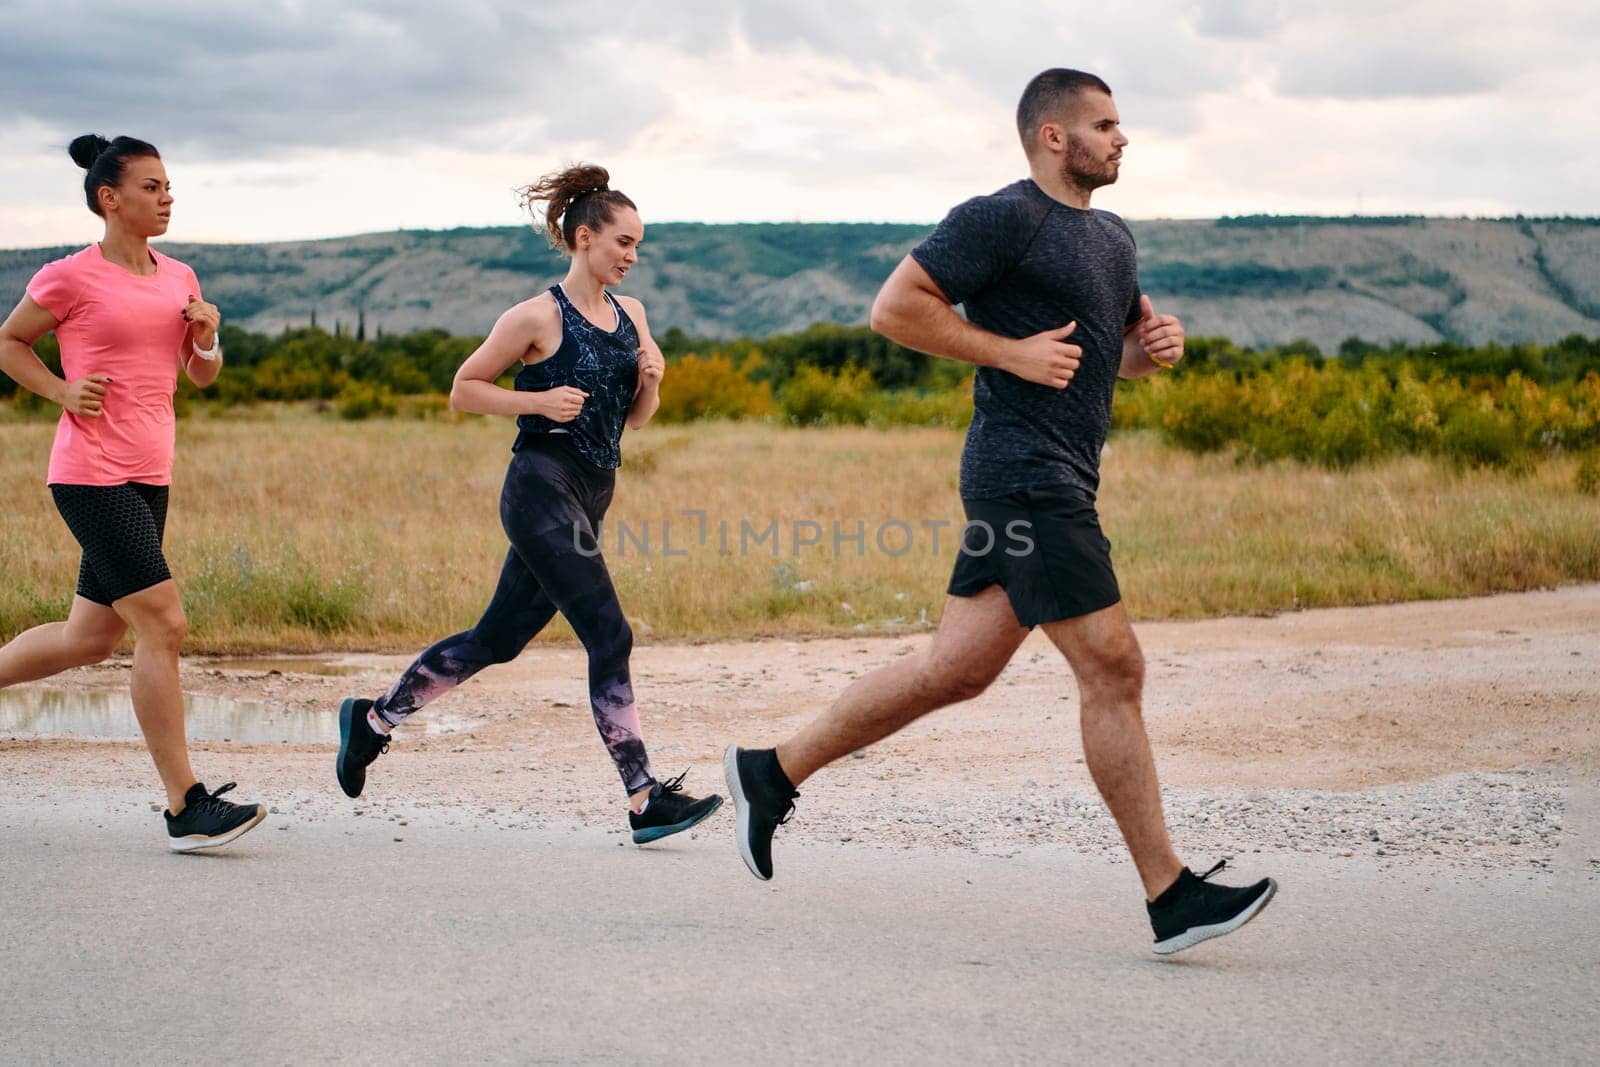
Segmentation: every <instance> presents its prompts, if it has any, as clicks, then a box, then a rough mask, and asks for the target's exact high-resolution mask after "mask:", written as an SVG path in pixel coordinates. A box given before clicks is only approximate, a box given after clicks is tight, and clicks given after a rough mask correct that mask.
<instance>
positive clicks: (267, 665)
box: [195, 657, 368, 677]
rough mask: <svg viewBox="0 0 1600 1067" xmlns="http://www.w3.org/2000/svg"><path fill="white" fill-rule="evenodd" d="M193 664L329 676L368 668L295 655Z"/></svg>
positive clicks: (350, 673)
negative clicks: (301, 657)
mask: <svg viewBox="0 0 1600 1067" xmlns="http://www.w3.org/2000/svg"><path fill="white" fill-rule="evenodd" d="M195 666H197V667H201V668H203V669H206V670H221V671H253V672H255V673H257V674H265V673H267V672H268V671H278V672H279V673H281V674H321V675H327V676H329V677H342V676H346V675H352V674H362V673H364V672H365V671H367V670H368V668H366V667H360V666H355V665H353V664H349V663H334V662H332V661H331V660H325V659H315V658H306V659H300V658H296V657H266V658H261V659H212V660H196V661H195Z"/></svg>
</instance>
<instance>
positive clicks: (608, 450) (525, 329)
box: [337, 166, 722, 844]
mask: <svg viewBox="0 0 1600 1067" xmlns="http://www.w3.org/2000/svg"><path fill="white" fill-rule="evenodd" d="M608 182H609V175H608V174H607V173H606V171H605V170H604V169H603V168H601V167H595V166H575V167H569V168H567V169H566V170H563V171H559V172H557V173H554V174H549V175H546V176H545V177H543V178H541V179H540V180H539V181H538V182H536V183H535V184H533V185H530V186H528V187H527V188H526V189H524V190H522V195H523V201H524V203H525V204H527V205H528V207H529V208H530V209H531V208H533V207H534V206H535V205H537V204H541V203H542V204H545V205H546V208H545V211H544V216H545V229H546V231H547V233H548V235H549V237H550V240H551V243H552V244H553V245H555V247H557V248H558V249H560V250H561V251H562V252H564V253H565V254H567V255H569V256H570V257H571V258H572V265H571V267H570V269H568V271H567V276H566V278H565V279H563V280H562V282H561V284H559V285H554V286H551V287H550V289H549V290H547V291H546V292H543V293H540V294H539V295H538V296H536V297H534V298H533V299H531V300H528V301H525V302H523V303H521V304H518V305H517V306H516V307H514V308H512V309H511V310H510V311H507V312H506V313H505V314H504V315H501V316H500V320H499V321H498V322H496V323H495V326H494V329H493V330H492V331H491V332H490V334H489V336H488V337H487V338H486V339H485V340H484V342H483V344H482V345H480V346H479V347H478V350H477V351H476V352H474V353H473V354H472V355H471V356H469V357H468V358H467V360H466V362H465V363H463V364H462V365H461V369H460V370H459V371H457V372H456V379H455V385H454V387H453V388H452V389H451V392H450V404H451V406H452V407H454V408H455V409H456V410H457V411H470V412H474V413H477V414H480V415H509V416H513V417H515V418H516V420H517V427H518V433H517V436H516V440H515V441H514V443H513V444H512V453H513V454H512V457H511V465H510V467H509V469H508V470H507V471H506V480H505V485H504V488H503V489H502V491H501V494H500V521H501V524H502V525H503V526H504V527H505V531H506V535H507V537H508V538H509V539H510V541H511V546H510V549H509V551H508V552H507V553H506V560H505V564H504V566H503V567H502V568H501V571H500V583H499V585H498V587H497V588H496V589H495V593H494V598H493V599H492V600H491V601H490V602H489V607H488V609H487V610H485V612H484V614H483V617H482V618H481V619H479V620H478V623H477V625H476V626H474V627H473V628H472V629H470V630H467V631H465V632H463V633H459V634H454V635H452V636H450V637H447V638H445V639H444V640H442V641H440V642H438V643H437V644H435V645H434V646H433V647H431V648H429V649H428V650H427V651H426V652H424V653H422V655H421V656H419V657H418V658H417V661H416V662H415V663H413V664H412V665H411V666H410V667H409V668H408V669H407V670H406V672H405V673H404V674H402V675H401V676H400V679H399V680H398V681H396V682H395V684H394V685H393V686H392V687H391V688H390V689H389V691H388V693H386V694H384V695H383V696H381V697H379V698H378V699H377V700H365V699H361V698H355V697H352V698H350V699H348V700H346V701H345V702H344V704H343V705H342V706H341V707H340V709H339V732H340V744H339V757H338V761H337V772H338V777H339V784H340V786H341V787H342V788H343V789H344V791H345V793H346V794H348V795H349V796H352V797H355V796H359V795H360V794H361V790H362V788H363V786H364V785H365V783H366V768H367V767H368V765H369V764H371V763H372V761H373V760H374V759H376V758H377V757H378V755H379V754H380V753H382V752H383V751H384V750H385V749H386V748H387V747H388V744H389V732H390V730H392V729H393V728H394V727H395V726H398V725H399V724H400V723H401V721H403V720H404V719H405V718H406V716H408V715H410V714H412V713H413V712H415V711H417V710H419V709H420V708H422V707H423V706H424V705H425V704H427V703H428V702H429V701H431V700H433V699H435V698H436V697H439V696H441V695H443V694H444V693H446V692H448V691H449V690H451V689H453V688H455V687H456V686H457V685H459V684H461V683H462V682H464V681H466V680H467V679H468V678H470V677H472V676H473V675H474V674H476V673H477V672H478V671H480V670H482V669H483V668H485V667H487V666H489V665H490V664H491V663H505V662H508V661H509V660H512V659H515V658H516V656H517V654H518V653H519V652H521V651H522V649H523V647H524V646H525V645H526V644H527V643H528V642H529V641H530V640H532V639H533V637H534V635H535V634H537V633H538V632H539V631H540V630H542V629H544V627H545V624H547V623H548V622H549V621H550V620H551V619H552V618H554V617H555V614H556V612H558V611H559V612H560V613H561V614H562V615H563V616H565V617H566V619H567V621H568V622H569V623H571V624H572V629H573V630H574V632H576V633H577V635H578V639H579V640H581V641H582V642H583V646H584V649H585V650H586V651H587V652H588V654H589V701H590V705H591V707H592V710H593V712H594V721H595V725H596V727H597V728H598V729H599V731H600V737H601V739H602V740H603V741H604V742H605V746H606V750H607V752H608V753H610V755H611V759H612V762H613V763H615V764H616V768H617V773H618V774H619V775H620V776H621V778H622V784H623V788H624V790H626V792H627V794H628V800H629V812H628V820H629V823H630V824H631V826H632V829H633V840H634V841H635V842H637V843H640V844H642V843H644V842H647V841H654V840H656V839H658V838H661V837H665V836H667V835H669V834H675V833H679V832H681V831H683V830H687V829H688V828H689V827H691V826H693V825H694V824H696V823H697V822H699V821H700V820H701V819H704V818H705V817H706V816H707V815H710V814H711V813H712V812H713V811H715V810H716V809H717V806H718V805H720V804H721V803H722V798H721V797H719V796H715V795H712V796H709V797H705V798H703V799H697V798H695V797H692V796H689V795H688V794H687V793H685V792H684V791H683V787H682V779H683V775H679V776H678V777H677V778H674V779H671V780H669V781H667V782H659V781H657V780H656V778H655V776H654V775H653V774H652V773H651V771H650V760H649V757H648V755H647V754H646V752H645V747H644V740H643V737H642V735H641V732H640V729H639V712H638V708H637V707H636V706H635V704H634V700H633V684H632V680H631V679H630V677H629V673H628V658H629V655H630V653H631V652H632V649H633V631H632V629H631V628H630V627H629V626H628V621H627V619H626V618H624V617H623V614H622V607H621V605H620V604H619V603H618V602H617V594H616V590H615V588H614V587H613V586H612V583H611V575H610V573H609V572H608V571H607V570H606V565H605V559H604V558H603V557H602V556H601V555H600V552H599V545H598V542H597V535H598V531H599V528H600V520H601V518H602V517H603V516H604V515H605V512H606V508H607V507H609V506H610V504H611V494H612V490H613V488H614V486H615V479H616V473H615V472H616V469H617V467H618V466H620V465H621V462H622V453H621V451H620V449H619V447H618V446H619V444H620V442H621V438H622V431H623V429H624V428H625V427H628V426H633V427H638V426H643V425H644V424H645V423H647V422H649V421H650V418H651V416H652V415H654V414H655V412H656V408H657V407H658V406H660V403H661V400H660V393H659V389H660V385H661V377H662V374H663V372H664V370H665V361H664V360H663V358H662V355H661V350H660V349H659V348H658V347H657V346H656V343H655V341H654V340H653V339H652V338H651V336H650V327H649V324H648V323H647V322H646V321H645V314H644V306H643V305H642V304H640V303H639V301H637V300H635V299H633V298H632V297H626V296H621V297H619V296H614V295H612V294H611V293H610V292H609V291H608V290H609V288H610V287H611V286H613V285H616V284H618V283H619V282H621V281H622V279H623V278H624V277H626V275H627V273H628V271H629V269H630V268H632V266H633V265H634V263H636V262H637V261H638V259H639V253H638V248H639V243H640V241H641V240H642V239H643V236H644V225H643V224H642V223H641V222H640V221H639V213H638V210H637V209H636V208H635V207H634V204H633V201H632V200H629V199H628V198H627V197H626V196H624V195H623V194H622V193H620V192H618V191H616V190H615V189H612V188H610V186H609V185H608ZM514 363H521V365H522V366H521V369H520V370H519V371H518V372H517V377H516V387H515V389H504V388H501V387H500V386H499V385H497V384H496V380H497V379H498V378H499V377H500V375H501V374H503V373H505V371H506V370H507V369H508V368H510V367H511V365H512V364H514Z"/></svg>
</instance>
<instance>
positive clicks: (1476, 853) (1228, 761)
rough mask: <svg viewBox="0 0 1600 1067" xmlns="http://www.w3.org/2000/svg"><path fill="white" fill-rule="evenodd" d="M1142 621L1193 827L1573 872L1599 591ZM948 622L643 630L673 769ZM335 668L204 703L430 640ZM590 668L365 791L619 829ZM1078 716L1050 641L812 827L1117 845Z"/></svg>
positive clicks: (491, 695) (648, 724) (279, 701)
mask: <svg viewBox="0 0 1600 1067" xmlns="http://www.w3.org/2000/svg"><path fill="white" fill-rule="evenodd" d="M1138 630H1139V636H1140V639H1141V641H1142V643H1143V645H1144V649H1145V653H1146V656H1147V658H1148V661H1149V681H1148V685H1147V701H1146V718H1147V723H1148V727H1149V732H1150V736H1151V740H1152V742H1153V744H1154V746H1155V751H1156V757H1157V764H1158V767H1159V768H1160V771H1161V774H1162V781H1163V785H1164V787H1165V788H1166V791H1167V796H1168V807H1169V811H1170V814H1171V816H1172V820H1173V823H1174V833H1175V836H1178V837H1180V838H1181V839H1183V840H1185V841H1188V842H1190V843H1191V844H1192V845H1193V847H1196V848H1205V849H1213V848H1214V849H1221V850H1223V851H1235V850H1238V849H1241V848H1244V847H1254V848H1266V849H1268V850H1272V849H1278V848H1288V849H1294V850H1301V849H1307V848H1317V849H1327V848H1330V847H1333V846H1340V847H1341V848H1343V847H1344V846H1348V849H1349V850H1350V851H1352V852H1354V851H1359V850H1360V849H1369V850H1373V851H1376V850H1380V849H1381V850H1383V852H1384V854H1385V855H1387V856H1394V855H1405V854H1407V853H1409V852H1413V851H1422V852H1427V853H1432V854H1436V855H1444V856H1447V857H1448V856H1456V855H1459V856H1460V857H1461V858H1462V860H1463V861H1464V862H1485V863H1489V864H1491V865H1501V864H1511V865H1516V866H1521V865H1524V864H1532V865H1534V866H1542V867H1546V868H1548V866H1549V865H1550V864H1551V863H1552V862H1554V856H1555V852H1556V848H1557V844H1558V841H1559V838H1560V829H1561V826H1560V824H1561V820H1562V813H1563V812H1564V811H1565V810H1566V807H1567V802H1568V799H1569V798H1570V797H1572V796H1589V795H1590V793H1591V792H1592V791H1593V783H1594V782H1595V781H1596V780H1597V778H1600V774H1597V772H1600V586H1595V585H1589V586H1575V587H1568V588H1564V589H1559V590H1554V591H1544V592H1535V593H1525V594H1514V595H1506V596H1497V597H1488V598H1483V599H1475V600H1462V601H1443V602H1434V603H1415V604H1404V605H1397V606H1385V607H1370V608H1352V609H1339V610H1322V611H1308V612H1303V613H1298V614H1292V615H1283V616H1279V617H1275V618H1235V619H1223V620H1215V621H1207V622H1193V623H1155V624H1147V625H1143V626H1140V627H1139V628H1138ZM928 640H929V637H928V636H927V635H918V636H914V637H904V638H881V637H873V638H862V639H850V640H844V639H829V640H817V641H803V642H783V641H763V642H749V643H717V644H706V645H649V646H641V647H640V648H639V649H638V650H637V651H636V653H635V659H634V677H635V679H636V685H637V691H638V695H639V698H640V701H641V704H642V706H643V708H644V723H645V730H646V737H647V740H648V741H649V743H650V745H651V750H652V755H653V758H654V763H655V766H656V768H657V770H658V771H660V772H664V773H676V772H677V771H678V770H680V769H683V768H685V767H690V768H692V769H693V772H694V773H693V774H692V775H691V776H690V779H689V785H690V787H691V789H694V788H696V787H698V789H699V791H707V790H711V789H720V775H719V773H718V767H717V763H718V757H719V754H720V752H721V749H722V747H723V746H724V745H726V744H727V743H729V742H730V741H737V742H740V743H743V744H747V745H748V744H757V743H770V742H772V741H774V740H776V739H779V738H781V737H783V736H784V735H785V734H786V733H787V732H788V731H789V730H791V729H792V728H793V727H794V726H795V725H797V724H798V723H800V722H802V721H804V720H805V719H806V718H808V717H810V716H811V715H813V714H815V713H816V712H817V711H818V710H820V709H821V708H823V707H824V706H825V705H826V703H827V702H828V701H829V700H830V699H831V698H832V697H833V696H834V695H835V694H837V693H838V692H839V691H840V690H841V689H842V688H843V687H844V686H845V685H846V684H847V682H848V680H849V679H851V678H854V677H857V676H859V675H860V674H862V673H864V672H866V671H868V670H870V669H872V668H874V667H876V666H879V665H881V664H883V663H886V662H889V661H891V660H893V659H894V658H896V657H899V656H904V655H911V654H914V653H916V652H917V651H918V650H920V649H922V648H923V647H925V645H926V644H927V642H928ZM333 662H334V663H336V664H338V665H341V666H343V667H345V668H353V669H357V670H358V671H359V672H360V673H357V674H354V675H351V676H345V677H328V676H322V675H316V674H306V673H289V674H279V673H266V672H263V671H260V670H251V669H237V668H227V669H222V668H218V667H216V666H213V665H210V664H207V663H206V662H203V661H194V662H190V663H187V664H186V665H185V672H184V673H185V679H184V680H185V685H186V686H187V688H188V690H189V692H191V693H193V694H201V695H210V696H218V697H229V698H234V699H243V700H262V701H267V702H270V703H272V704H275V705H282V706H285V707H288V708H291V709H298V708H318V709H327V710H330V711H331V709H333V708H334V707H336V706H337V703H338V700H339V699H340V697H341V696H343V695H345V694H346V693H350V692H356V693H366V694H376V693H377V692H378V691H380V690H381V689H383V688H384V687H386V686H387V685H388V683H389V682H390V681H391V680H392V678H393V677H394V675H395V674H396V673H397V672H398V671H399V670H400V669H402V668H403V667H404V666H405V664H406V662H407V658H406V657H398V656H377V655H372V656H341V657H337V658H336V659H335V660H334V661H333ZM126 671H127V665H126V663H120V664H112V665H107V666H102V667H98V668H92V669H85V670H80V671H75V672H72V673H70V674H68V675H64V676H62V677H61V678H58V679H56V680H54V681H53V682H51V683H48V684H49V685H50V686H51V687H52V688H56V689H61V688H68V689H86V690H99V689H109V688H114V687H124V686H125V685H126V676H127V675H126ZM584 674H585V672H584V659H583V654H582V651H581V650H580V649H578V648H575V647H553V646H540V645H538V644H535V645H533V646H532V647H530V649H529V650H528V651H527V652H526V653H524V655H523V656H522V657H521V658H520V659H519V660H518V661H516V662H515V663H512V664H507V665H505V666H501V667H497V668H492V669H490V670H489V671H486V672H484V673H483V674H482V675H480V676H479V677H478V678H476V679H473V680H472V681H470V682H468V683H467V684H466V685H465V686H463V687H462V689H461V690H459V691H457V692H456V693H453V694H450V695H449V696H447V697H445V698H443V699H442V700H440V701H439V702H438V703H437V704H436V705H434V706H433V707H432V708H430V709H428V710H427V711H425V712H423V713H422V715H421V716H419V718H420V719H424V720H429V719H431V720H434V721H435V722H436V723H437V722H439V721H448V722H450V723H451V724H452V725H454V726H455V727H456V729H455V730H453V731H452V732H448V733H429V732H428V731H426V730H424V729H421V728H411V729H408V730H402V732H401V734H400V735H399V737H398V740H397V742H396V744H395V746H394V748H393V749H392V750H391V753H390V754H389V755H387V756H385V757H384V758H383V760H382V761H381V762H380V763H379V764H378V765H377V766H376V767H375V768H374V772H373V778H372V781H371V784H370V785H369V790H368V792H369V795H368V796H367V797H363V802H362V804H360V805H357V806H356V807H357V808H358V809H360V810H362V811H363V812H366V813H371V814H378V815H383V816H386V817H389V818H394V819H401V818H404V813H405V811H406V810H407V808H408V807H417V806H428V807H433V806H438V807H441V808H446V809H455V810H457V811H459V813H460V816H459V817H460V818H463V819H477V820H487V821H488V822H490V823H501V824H505V825H523V824H526V823H529V822H542V821H546V820H549V819H553V818H561V819H570V818H571V817H572V816H573V814H574V812H576V813H577V815H578V817H579V818H580V819H581V820H582V821H584V822H588V823H592V824H595V825H601V826H616V825H617V823H618V819H617V815H618V812H619V807H620V792H619V790H618V787H617V784H616V782H615V779H614V777H613V775H612V772H611V769H610V765H609V763H608V762H607V761H606V759H605V757H604V754H603V752H602V750H601V748H600V746H599V744H598V743H597V739H596V738H595V736H594V732H593V726H592V723H591V721H590V718H589V713H588V709H587V700H586V692H585V686H584ZM1076 720H1077V695H1076V691H1075V686H1074V685H1073V683H1072V681H1071V678H1070V675H1069V674H1068V673H1067V671H1066V668H1065V666H1064V664H1063V663H1062V661H1061V659H1060V657H1059V656H1058V655H1057V654H1056V653H1055V651H1054V650H1053V649H1052V648H1051V647H1050V646H1049V645H1048V643H1047V642H1046V641H1045V640H1044V639H1043V637H1042V636H1041V635H1037V634H1036V635H1034V636H1033V637H1032V638H1030V639H1029V641H1028V642H1027V643H1026V644H1025V645H1024V646H1023V649H1022V651H1021V652H1020V653H1019V655H1018V656H1017V657H1016V659H1015V661H1014V662H1013V663H1012V665H1011V666H1010V668H1009V669H1008V670H1007V671H1006V672H1005V674H1004V675H1003V676H1002V677H1001V679H1000V680H999V682H998V683H996V685H995V686H994V687H993V688H991V689H990V691H989V692H988V693H986V694H984V695H983V696H982V697H980V698H979V699H977V700H975V701H972V702H970V703H968V704H966V705H963V706H961V707H957V708H951V709H947V710H945V711H943V712H941V713H938V714H936V715H933V716H930V717H929V718H927V719H925V720H923V721H922V722H920V723H918V724H916V725H914V726H913V727H912V728H910V729H908V730H907V731H905V732H904V733H903V734H901V735H899V736H897V737H895V738H891V739H890V740H888V741H886V742H884V743H883V744H880V745H878V746H876V747H874V748H873V749H871V750H870V751H868V752H865V753H862V754H860V755H859V756H858V758H857V759H856V760H851V761H846V763H845V765H844V766H843V767H842V768H840V769H836V770H833V771H830V772H828V773H825V774H824V775H822V776H819V778H818V779H816V780H815V781H814V782H813V784H812V786H811V788H810V789H808V790H807V794H808V795H807V797H806V798H805V801H804V802H803V806H802V809H801V816H800V824H799V825H803V827H804V829H803V832H805V833H807V834H811V833H820V834H825V835H831V836H834V837H836V838H837V839H844V840H850V839H857V838H863V839H868V840H872V841H874V842H876V843H883V844H895V843H912V842H916V843H926V844H936V845H946V846H950V847H960V848H976V849H980V850H993V849H1000V850H1005V849H1012V848H1015V847H1019V846H1021V845H1025V844H1028V843H1032V842H1038V841H1058V842H1063V843H1071V844H1075V845H1077V846H1079V847H1084V848H1094V849H1105V850H1106V851H1107V852H1108V853H1110V854H1114V853H1115V852H1116V848H1115V844H1116V841H1115V836H1114V835H1115V830H1114V827H1113V826H1112V825H1111V823H1110V820H1109V819H1108V818H1107V817H1106V816H1105V814H1104V812H1103V809H1101V808H1100V807H1099V805H1098V801H1097V799H1096V798H1095V796H1094V793H1093V788H1092V785H1091V784H1090V782H1089V778H1088V774H1087V772H1086V770H1085V768H1084V767H1083V765H1082V760H1081V758H1080V753H1079V747H1078V740H1077V721H1076ZM195 750H196V757H195V763H196V766H197V768H198V769H199V770H200V773H201V774H202V776H208V777H215V778H217V779H218V780H221V778H222V777H226V778H230V779H238V780H239V781H240V782H241V783H242V785H241V794H244V793H245V792H246V790H248V794H249V795H254V796H266V797H269V798H272V797H277V798H279V801H280V802H281V803H282V804H284V805H292V806H293V808H294V811H293V813H292V814H293V815H294V816H296V817H303V818H310V819H317V818H334V817H344V816H345V815H346V814H347V813H348V811H349V810H350V805H349V804H348V803H347V802H346V801H345V800H344V798H343V797H342V796H341V795H339V794H338V793H337V789H336V787H335V786H334V784H333V780H332V773H331V762H332V749H331V747H329V746H315V745H293V744H256V745H245V744H239V743H226V742H220V741H218V742H197V743H196V744H195ZM152 777H153V776H152V774H151V772H150V769H149V767H148V761H147V757H146V756H145V755H144V753H143V751H142V748H141V747H140V746H139V745H138V744H137V742H133V741H81V740H67V739H53V740H52V739H17V740H5V739H4V738H3V737H0V778H3V779H6V780H8V781H9V783H10V787H11V788H12V789H15V790H27V789H31V788H33V787H43V786H44V785H45V783H47V782H58V783H59V782H63V781H73V782H77V783H80V784H82V785H86V786H95V785H99V786H107V787H112V788H115V789H122V788H129V789H146V788H147V787H148V786H149V785H151V784H152V783H151V779H152ZM902 787H904V788H902ZM35 791H36V790H35ZM285 814H287V813H285ZM1385 846H1387V848H1385ZM1597 857H1600V850H1597ZM1597 869H1600V865H1597Z"/></svg>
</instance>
